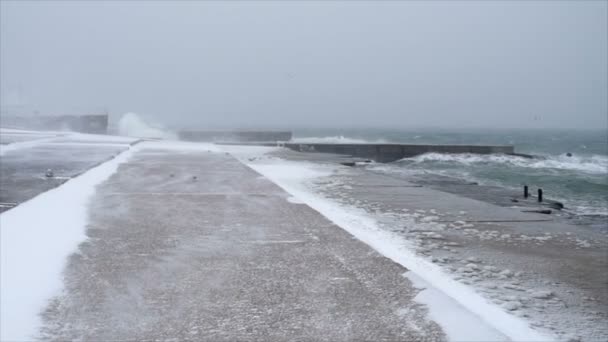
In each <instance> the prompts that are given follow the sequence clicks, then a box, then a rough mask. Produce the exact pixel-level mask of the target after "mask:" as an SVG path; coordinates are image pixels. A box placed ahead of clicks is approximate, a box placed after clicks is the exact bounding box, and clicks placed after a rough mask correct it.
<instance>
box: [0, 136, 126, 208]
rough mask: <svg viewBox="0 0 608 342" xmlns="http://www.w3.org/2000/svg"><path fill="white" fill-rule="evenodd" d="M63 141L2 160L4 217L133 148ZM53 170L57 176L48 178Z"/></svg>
mask: <svg viewBox="0 0 608 342" xmlns="http://www.w3.org/2000/svg"><path fill="white" fill-rule="evenodd" d="M62 139H63V140H62V142H57V141H55V139H52V141H45V142H42V143H40V144H36V145H34V146H32V147H27V148H22V149H17V150H13V151H7V152H6V153H3V155H2V156H0V160H1V163H0V213H1V212H3V211H6V210H9V209H10V208H12V207H15V206H16V205H18V204H19V203H22V202H24V201H26V200H28V199H31V198H33V197H34V196H36V195H38V194H40V193H43V192H45V191H47V190H49V189H52V188H55V187H57V186H59V185H61V184H63V183H64V182H66V181H67V180H69V179H70V178H72V177H74V176H77V175H79V174H81V173H82V172H84V171H86V170H88V169H90V168H92V167H94V166H96V165H98V164H100V163H102V162H104V161H107V160H108V159H110V158H113V157H114V156H116V155H118V154H119V153H120V152H122V151H124V150H126V149H127V148H128V147H129V145H128V144H126V143H122V144H107V143H104V142H97V143H95V142H92V143H87V144H80V143H77V142H76V141H72V140H70V139H68V138H62ZM133 140H134V139H130V141H133ZM49 169H50V170H52V172H53V175H52V177H47V176H46V172H47V170H49Z"/></svg>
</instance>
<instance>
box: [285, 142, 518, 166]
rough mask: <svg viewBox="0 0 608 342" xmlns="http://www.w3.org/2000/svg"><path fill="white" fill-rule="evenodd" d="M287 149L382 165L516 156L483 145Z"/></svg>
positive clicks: (301, 146)
mask: <svg viewBox="0 0 608 342" xmlns="http://www.w3.org/2000/svg"><path fill="white" fill-rule="evenodd" d="M284 146H285V147H287V148H289V149H292V150H294V151H299V152H323V153H334V154H344V155H349V156H353V157H359V158H366V159H372V160H375V161H377V162H381V163H388V162H392V161H395V160H399V159H403V158H410V157H414V156H417V155H421V154H424V153H474V154H493V153H504V154H514V153H515V151H514V148H513V146H482V145H406V144H301V143H298V144H296V143H285V144H284Z"/></svg>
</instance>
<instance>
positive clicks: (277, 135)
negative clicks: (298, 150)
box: [178, 130, 292, 142]
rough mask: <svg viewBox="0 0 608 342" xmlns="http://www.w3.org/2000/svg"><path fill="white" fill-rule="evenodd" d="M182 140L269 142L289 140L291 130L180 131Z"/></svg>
mask: <svg viewBox="0 0 608 342" xmlns="http://www.w3.org/2000/svg"><path fill="white" fill-rule="evenodd" d="M178 135H179V139H180V140H185V141H205V142H269V141H273V142H276V141H289V140H291V137H292V133H291V132H289V131H198V130H197V131H194V130H192V131H180V132H179V133H178Z"/></svg>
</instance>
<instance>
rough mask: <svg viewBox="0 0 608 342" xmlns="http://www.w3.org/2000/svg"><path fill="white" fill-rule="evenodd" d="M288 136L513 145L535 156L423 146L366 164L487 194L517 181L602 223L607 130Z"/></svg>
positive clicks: (515, 186)
mask: <svg viewBox="0 0 608 342" xmlns="http://www.w3.org/2000/svg"><path fill="white" fill-rule="evenodd" d="M293 140H294V141H296V142H317V143H321V142H326V143H407V144H480V145H513V146H514V147H515V151H516V152H517V153H523V154H530V155H533V156H535V157H534V158H524V157H518V156H510V155H501V154H494V155H474V154H438V153H429V154H424V155H420V156H416V157H413V158H405V159H402V160H399V161H395V162H392V163H387V164H371V165H368V166H366V167H367V168H369V170H370V171H373V172H381V173H386V174H389V175H391V176H393V177H395V176H396V177H403V178H407V179H408V180H410V181H411V180H414V181H417V182H419V183H422V184H427V185H429V184H430V185H434V186H435V187H437V188H439V189H442V188H444V189H445V190H450V189H451V190H454V189H462V187H460V188H458V187H457V186H455V185H458V184H475V185H479V186H480V187H481V188H480V189H482V191H483V189H488V192H492V193H496V191H495V190H496V189H504V190H505V193H509V194H514V193H520V192H523V190H522V189H523V186H524V185H527V186H528V187H529V188H530V191H531V192H534V193H535V192H536V191H537V189H539V188H540V189H542V190H543V193H544V196H545V197H546V198H548V199H551V200H556V201H559V202H561V203H563V204H564V206H565V208H564V209H563V210H562V211H561V212H560V213H561V214H562V215H563V216H565V217H569V218H571V219H573V223H576V224H582V225H587V226H590V227H594V228H599V229H602V230H608V129H598V130H504V129H503V130H501V129H495V130H488V129H484V130H481V129H478V130H440V129H420V130H386V129H300V130H294V139H293ZM457 191H460V190H457ZM477 192H479V191H477ZM490 201H491V200H490Z"/></svg>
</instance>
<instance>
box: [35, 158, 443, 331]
mask: <svg viewBox="0 0 608 342" xmlns="http://www.w3.org/2000/svg"><path fill="white" fill-rule="evenodd" d="M293 202H294V201H290V200H289V195H288V194H287V193H285V192H284V191H283V190H281V189H280V188H279V187H277V186H276V185H275V184H273V183H272V182H270V181H269V180H267V179H266V178H264V177H262V176H260V175H259V174H257V173H256V172H254V171H253V170H251V169H249V168H247V167H246V166H244V165H243V164H241V163H239V162H238V161H236V160H235V159H233V158H232V157H231V156H228V155H225V154H223V153H214V152H189V153H179V154H176V153H175V152H166V151H160V150H144V151H142V152H139V153H138V154H136V155H135V156H134V159H132V160H131V161H130V162H128V163H126V164H122V165H121V166H120V168H119V170H118V171H117V173H115V174H114V175H113V176H112V177H111V178H110V179H109V180H108V181H107V182H105V183H103V184H102V185H100V186H99V187H98V192H97V194H96V195H95V197H94V198H93V200H92V206H91V208H90V223H89V225H88V227H87V235H88V240H87V241H86V242H85V243H83V244H82V245H81V246H80V248H79V250H78V252H77V253H75V254H74V255H73V256H72V257H71V258H70V260H69V262H68V265H67V268H66V270H65V291H64V293H63V294H62V295H61V296H59V297H57V298H55V299H54V300H53V301H52V302H51V303H50V305H49V306H48V307H47V309H46V310H45V312H44V315H43V317H44V322H45V324H44V327H43V329H42V331H41V338H43V339H45V340H47V339H48V340H86V341H117V340H171V341H186V340H197V341H198V340H207V341H239V340H263V341H284V340H302V341H304V340H307V341H347V340H348V341H363V340H365V341H412V340H416V341H434V340H443V339H445V336H444V334H443V332H442V331H441V329H440V328H439V327H438V326H437V325H436V324H435V323H434V322H432V321H429V320H427V319H426V318H425V309H424V307H422V306H419V305H418V304H416V303H414V302H413V300H412V299H413V297H414V296H415V295H416V294H417V291H418V290H416V289H414V288H413V287H412V285H411V283H410V282H409V280H407V279H406V278H404V277H403V276H402V274H403V273H404V272H405V271H406V270H405V269H404V268H403V267H402V266H400V265H397V264H395V263H393V262H392V261H390V260H388V259H386V258H384V257H382V256H381V255H379V254H378V253H377V252H375V251H374V250H372V249H371V248H370V247H368V246H367V245H365V244H363V243H362V242H360V241H359V240H356V239H354V238H353V237H352V236H351V235H349V234H348V233H346V232H345V231H344V230H342V229H341V228H339V227H337V226H335V225H334V224H332V223H331V222H329V221H328V220H327V219H326V218H324V217H323V216H321V215H320V214H319V213H317V212H316V211H314V210H312V209H310V208H309V207H308V206H306V205H303V204H298V203H293Z"/></svg>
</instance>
